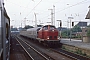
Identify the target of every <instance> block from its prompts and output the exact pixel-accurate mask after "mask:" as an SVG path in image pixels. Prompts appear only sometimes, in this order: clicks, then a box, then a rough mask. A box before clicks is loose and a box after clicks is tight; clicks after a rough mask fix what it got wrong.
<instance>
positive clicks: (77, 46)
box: [60, 38, 90, 58]
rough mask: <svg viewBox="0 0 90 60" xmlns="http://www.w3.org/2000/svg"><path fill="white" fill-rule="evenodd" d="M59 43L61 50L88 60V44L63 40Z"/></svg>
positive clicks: (89, 44) (89, 48) (89, 46)
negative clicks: (86, 57)
mask: <svg viewBox="0 0 90 60" xmlns="http://www.w3.org/2000/svg"><path fill="white" fill-rule="evenodd" d="M60 43H62V48H64V49H67V50H69V51H71V52H75V53H78V54H82V55H85V56H88V57H89V58H90V43H86V42H83V41H82V40H76V39H71V40H70V39H64V38H62V39H61V40H60Z"/></svg>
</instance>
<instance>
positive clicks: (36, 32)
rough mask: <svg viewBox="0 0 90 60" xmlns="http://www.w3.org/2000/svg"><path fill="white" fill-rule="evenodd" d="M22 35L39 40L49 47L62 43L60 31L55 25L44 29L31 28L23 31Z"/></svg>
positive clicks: (46, 26)
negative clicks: (59, 35)
mask: <svg viewBox="0 0 90 60" xmlns="http://www.w3.org/2000/svg"><path fill="white" fill-rule="evenodd" d="M20 35H22V36H26V37H28V38H31V39H32V40H37V41H39V42H40V43H46V44H48V45H52V44H57V43H60V40H59V37H58V30H57V29H56V28H55V26H53V25H45V26H43V27H36V28H30V29H27V30H26V31H21V32H20Z"/></svg>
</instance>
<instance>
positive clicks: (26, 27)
mask: <svg viewBox="0 0 90 60" xmlns="http://www.w3.org/2000/svg"><path fill="white" fill-rule="evenodd" d="M29 28H34V27H33V26H29V25H26V26H25V27H24V29H29Z"/></svg>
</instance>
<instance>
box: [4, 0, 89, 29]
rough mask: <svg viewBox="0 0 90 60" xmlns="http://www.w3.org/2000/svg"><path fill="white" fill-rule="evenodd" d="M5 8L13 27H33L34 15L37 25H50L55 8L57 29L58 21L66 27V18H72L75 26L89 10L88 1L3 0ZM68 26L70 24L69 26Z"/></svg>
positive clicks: (83, 19) (83, 18)
mask: <svg viewBox="0 0 90 60" xmlns="http://www.w3.org/2000/svg"><path fill="white" fill-rule="evenodd" d="M4 2H5V8H6V10H7V13H8V15H9V17H10V20H11V25H12V26H14V27H19V26H21V25H22V26H24V25H25V18H26V20H27V21H26V25H31V26H33V25H35V22H34V21H35V15H34V13H36V16H37V20H38V21H37V24H40V23H44V24H50V23H47V22H51V19H50V18H51V15H50V14H51V10H49V9H53V5H54V6H55V26H56V27H58V21H57V20H61V21H62V26H63V27H67V24H69V23H67V21H70V19H68V17H73V19H71V21H74V22H75V24H76V23H77V21H89V20H85V17H86V14H87V13H88V10H89V8H88V7H89V5H90V0H4ZM69 25H70V24H69Z"/></svg>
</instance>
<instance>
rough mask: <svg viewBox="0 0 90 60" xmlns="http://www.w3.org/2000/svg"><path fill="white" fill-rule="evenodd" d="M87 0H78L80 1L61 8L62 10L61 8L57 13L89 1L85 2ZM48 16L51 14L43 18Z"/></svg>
mask: <svg viewBox="0 0 90 60" xmlns="http://www.w3.org/2000/svg"><path fill="white" fill-rule="evenodd" d="M85 1H87V0H83V1H81V2H78V3H76V4H73V5H71V6H69V7H67V8H64V9H61V10H59V11H56V12H55V13H58V12H62V11H64V10H66V9H68V8H71V7H74V6H77V5H79V4H83V3H87V2H85ZM48 16H50V14H49V15H47V16H45V17H43V18H46V17H48ZM43 18H41V19H43Z"/></svg>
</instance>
